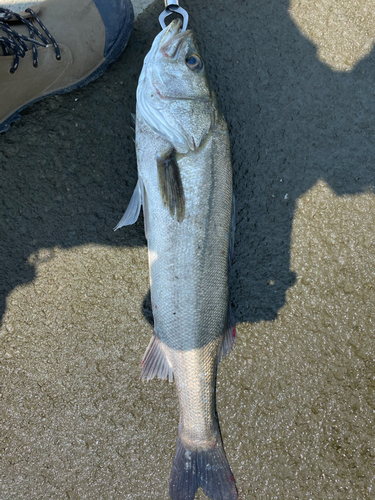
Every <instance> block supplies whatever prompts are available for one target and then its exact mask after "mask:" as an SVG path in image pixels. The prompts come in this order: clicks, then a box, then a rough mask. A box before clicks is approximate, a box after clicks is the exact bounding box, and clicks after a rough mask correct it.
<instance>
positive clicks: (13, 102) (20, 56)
mask: <svg viewBox="0 0 375 500" xmlns="http://www.w3.org/2000/svg"><path fill="white" fill-rule="evenodd" d="M133 23H134V15H133V7H132V4H131V2H130V0H45V1H43V2H41V3H38V4H36V5H34V6H33V7H31V8H30V9H26V10H25V11H24V12H21V13H19V14H16V13H14V12H13V11H10V10H8V9H4V8H2V7H1V6H0V133H1V132H4V131H5V130H8V129H9V127H10V124H11V123H12V122H15V121H17V120H19V119H20V118H21V115H20V113H19V112H20V111H22V110H23V109H24V108H26V107H27V106H29V105H30V104H32V103H34V102H36V101H39V100H40V99H43V98H44V97H47V96H51V95H54V94H63V93H65V92H70V91H71V90H73V89H77V88H79V87H82V86H83V85H86V84H87V83H89V82H91V81H92V80H95V79H96V78H98V77H99V76H100V75H101V74H102V73H104V71H105V70H106V69H107V67H108V65H109V64H111V63H112V62H113V61H115V60H116V58H117V57H118V56H119V55H120V54H121V52H122V51H123V50H124V48H125V46H126V44H127V42H128V39H129V36H130V33H131V31H132V29H133Z"/></svg>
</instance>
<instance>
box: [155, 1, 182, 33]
mask: <svg viewBox="0 0 375 500" xmlns="http://www.w3.org/2000/svg"><path fill="white" fill-rule="evenodd" d="M164 4H165V9H164V10H163V12H162V13H161V14H160V16H159V23H160V26H161V27H162V28H163V29H164V28H166V27H167V25H166V24H165V18H166V17H168V16H170V15H171V14H173V13H175V12H177V14H180V15H181V16H182V19H183V22H182V30H181V31H186V29H187V25H188V21H189V14H188V13H187V12H186V10H185V9H183V8H182V7H180V3H179V0H164Z"/></svg>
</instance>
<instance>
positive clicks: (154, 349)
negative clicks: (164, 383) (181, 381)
mask: <svg viewBox="0 0 375 500" xmlns="http://www.w3.org/2000/svg"><path fill="white" fill-rule="evenodd" d="M156 376H157V377H158V378H159V379H160V380H167V379H169V382H172V381H173V371H172V368H171V366H170V365H169V364H168V361H167V360H166V358H165V356H164V353H163V351H162V349H161V346H160V340H159V339H158V338H157V336H156V335H155V333H153V334H152V337H151V340H150V343H149V344H148V347H147V349H146V352H145V354H144V356H143V359H142V371H141V377H140V378H141V379H142V380H152V379H153V378H155V377H156Z"/></svg>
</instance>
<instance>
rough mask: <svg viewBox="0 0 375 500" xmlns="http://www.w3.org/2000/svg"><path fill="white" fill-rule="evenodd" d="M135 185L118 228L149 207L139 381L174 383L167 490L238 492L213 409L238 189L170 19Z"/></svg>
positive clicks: (191, 53)
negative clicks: (146, 337) (148, 330)
mask: <svg viewBox="0 0 375 500" xmlns="http://www.w3.org/2000/svg"><path fill="white" fill-rule="evenodd" d="M135 126H136V129H135V131H136V136H135V145H136V155H137V165H138V181H137V185H136V187H135V190H134V193H133V195H132V197H131V200H130V203H129V205H128V208H127V210H126V211H125V213H124V215H123V217H122V219H121V220H120V222H119V223H118V225H117V226H116V228H115V229H118V228H119V227H122V226H125V225H129V224H133V223H134V222H136V220H137V219H138V217H139V214H140V210H141V207H142V210H143V217H144V227H145V235H146V239H147V245H148V255H149V268H150V291H151V306H152V312H153V317H154V331H153V334H152V338H151V341H150V343H149V345H148V347H147V349H146V352H145V355H144V357H143V360H142V372H141V378H142V380H151V379H153V378H155V377H158V378H160V379H162V380H163V379H164V380H165V379H169V381H170V382H171V381H172V380H174V381H175V386H176V390H177V395H178V401H179V409H180V421H179V427H178V438H177V449H176V454H175V457H174V460H173V465H172V470H171V476H170V482H169V494H170V497H171V499H172V500H193V499H194V497H195V494H196V492H197V490H198V489H199V488H202V489H203V491H204V493H205V494H206V495H207V496H208V497H209V498H210V499H211V500H234V499H237V498H238V493H237V488H236V483H235V480H234V477H233V474H232V471H231V469H230V466H229V463H228V460H227V457H226V454H225V451H224V446H223V440H222V436H221V432H220V426H219V420H218V415H217V410H216V377H217V367H218V364H219V361H220V360H221V359H222V358H223V357H225V356H226V355H227V354H229V352H230V351H231V350H232V349H233V347H234V344H235V339H236V329H235V320H234V316H233V313H232V311H231V307H230V297H229V288H228V272H229V268H230V263H231V260H232V255H233V242H234V196H233V185H232V166H231V153H230V142H229V134H228V129H227V125H226V122H225V119H224V117H223V115H222V113H221V111H220V110H219V107H218V103H217V99H216V97H215V94H214V92H213V90H212V88H211V86H210V84H209V81H208V78H207V74H206V69H205V65H204V62H203V59H202V57H201V53H200V50H199V48H198V43H197V40H196V37H195V34H194V32H193V31H192V30H186V31H182V30H181V21H180V20H178V19H176V20H174V21H172V22H171V23H170V24H169V25H168V26H167V27H166V28H165V29H164V30H163V31H162V32H160V33H159V34H158V35H157V36H156V38H155V39H154V42H153V44H152V47H151V49H150V51H149V53H148V54H147V55H146V57H145V60H144V64H143V68H142V72H141V74H140V77H139V82H138V87H137V105H136V125H135Z"/></svg>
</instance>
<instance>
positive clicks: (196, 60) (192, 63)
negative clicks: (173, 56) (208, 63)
mask: <svg viewBox="0 0 375 500" xmlns="http://www.w3.org/2000/svg"><path fill="white" fill-rule="evenodd" d="M186 65H187V67H188V68H189V69H191V70H192V71H199V70H201V69H202V68H203V63H202V61H201V59H200V57H199V56H197V55H195V54H194V55H192V56H189V57H187V58H186Z"/></svg>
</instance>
